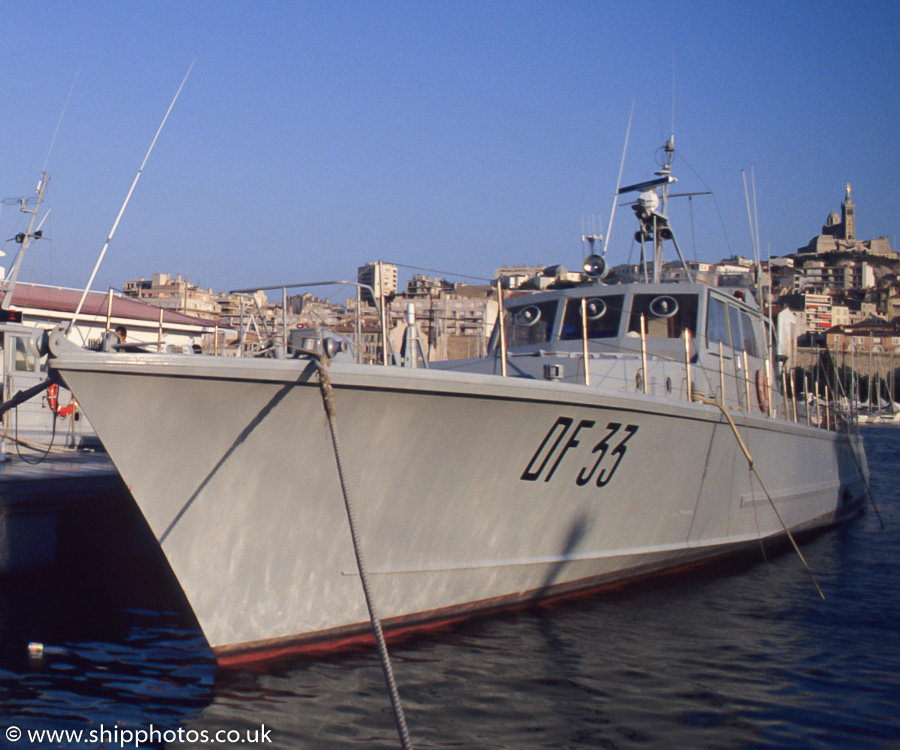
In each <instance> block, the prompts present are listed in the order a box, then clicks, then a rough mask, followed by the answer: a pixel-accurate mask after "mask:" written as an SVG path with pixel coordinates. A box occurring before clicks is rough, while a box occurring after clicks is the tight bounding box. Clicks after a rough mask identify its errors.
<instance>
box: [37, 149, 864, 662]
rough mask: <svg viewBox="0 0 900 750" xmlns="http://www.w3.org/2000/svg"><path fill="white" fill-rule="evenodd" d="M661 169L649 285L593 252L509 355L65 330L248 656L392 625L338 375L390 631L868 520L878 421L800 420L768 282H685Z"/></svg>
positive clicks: (176, 546) (83, 375)
mask: <svg viewBox="0 0 900 750" xmlns="http://www.w3.org/2000/svg"><path fill="white" fill-rule="evenodd" d="M657 175H658V179H657V180H654V181H651V182H650V183H643V184H641V185H634V186H630V187H628V188H622V190H621V191H620V193H623V194H624V193H625V192H626V191H630V190H634V191H636V192H639V193H640V197H639V198H638V200H637V202H636V203H635V204H634V210H635V214H636V215H637V218H638V220H639V225H640V230H639V235H640V238H641V241H642V243H643V242H649V243H652V247H653V253H654V258H655V262H654V264H653V267H652V271H651V268H650V264H649V263H648V264H646V265H645V266H644V280H642V281H641V282H638V283H628V284H621V285H616V284H604V283H602V282H601V280H600V277H601V276H602V272H601V267H602V265H603V263H602V259H601V258H599V257H598V256H592V257H591V258H589V259H588V262H587V263H586V269H587V271H588V274H589V276H592V277H594V278H591V279H589V281H588V283H585V284H582V285H578V286H573V287H571V288H567V289H559V290H552V291H544V292H540V293H537V294H534V295H527V294H522V295H520V296H516V297H514V298H511V299H508V300H506V301H505V304H504V305H503V306H502V308H501V315H502V320H501V322H502V325H498V326H496V329H495V331H494V336H493V339H492V343H491V349H490V353H489V355H488V356H487V357H486V358H482V359H476V360H461V361H451V362H445V363H440V364H431V365H430V366H429V367H397V366H377V365H360V364H356V363H355V362H354V361H353V358H352V357H350V356H348V354H347V353H346V352H340V351H339V350H340V347H339V346H334V345H333V344H334V339H329V338H328V337H327V334H323V333H320V334H319V337H318V339H316V341H313V342H310V341H309V340H304V341H302V342H301V341H300V339H299V337H298V338H296V340H295V342H294V343H295V344H296V345H292V346H290V347H289V348H288V351H287V356H286V357H281V358H278V357H272V358H263V357H261V358H247V357H240V358H238V357H232V358H224V357H205V356H183V355H172V354H155V353H127V352H97V351H87V350H84V349H82V348H80V347H78V346H76V345H74V344H72V343H71V342H69V341H67V340H66V338H65V336H64V335H63V332H61V331H59V332H56V333H55V334H54V335H53V337H52V340H51V344H50V346H51V352H52V358H51V362H50V366H51V370H52V371H54V372H56V373H58V375H59V376H61V378H62V379H63V380H64V382H65V383H66V385H67V386H68V387H69V388H71V390H72V391H73V392H74V393H75V395H76V397H77V398H78V401H79V403H80V404H81V406H82V408H83V409H84V411H85V412H86V414H87V415H88V417H89V418H90V420H91V423H92V424H93V426H94V428H95V429H96V431H97V433H98V434H99V436H100V437H101V439H102V440H103V443H104V445H105V446H106V448H107V450H108V451H109V454H110V456H111V457H112V459H113V461H114V462H115V465H116V467H117V468H118V470H119V472H120V473H121V476H122V477H123V479H124V480H125V482H126V484H127V485H128V487H129V488H130V491H131V492H132V494H133V495H134V498H135V500H136V501H137V503H138V505H139V506H140V508H141V511H142V512H143V514H144V516H145V517H146V519H147V521H148V522H149V525H150V527H151V529H152V530H153V532H154V534H155V535H156V538H157V539H158V540H159V543H160V545H161V547H162V549H163V551H164V552H165V555H166V557H167V558H168V561H169V563H170V565H171V567H172V569H173V571H174V573H175V575H176V576H177V578H178V580H179V582H180V584H181V586H182V588H183V590H184V592H185V594H186V595H187V599H188V601H189V602H190V604H191V607H192V608H193V611H194V613H195V615H196V617H197V620H198V622H199V624H200V626H201V627H202V629H203V631H204V633H205V634H206V637H207V639H208V641H209V643H210V645H211V646H212V647H213V648H214V650H215V652H216V654H217V657H218V658H219V659H220V661H221V662H222V663H234V662H240V661H246V660H258V659H264V658H272V657H277V656H280V655H284V654H287V653H291V652H294V651H298V650H303V649H310V648H318V647H323V646H339V645H342V644H346V643H348V642H356V641H359V640H364V639H369V638H370V637H371V636H370V635H368V634H369V632H370V631H369V628H370V625H369V620H368V615H367V612H366V604H365V601H364V598H363V593H362V591H361V587H360V580H359V571H358V569H357V563H356V560H355V558H354V549H353V546H352V545H351V540H350V536H349V534H348V531H347V518H346V516H345V512H344V504H343V502H342V487H341V482H340V481H339V477H338V472H337V471H336V470H335V455H334V452H333V444H332V441H331V438H330V435H329V423H328V418H327V416H326V412H325V410H324V409H323V396H322V383H323V377H324V376H323V372H324V373H327V379H328V381H330V384H331V386H332V389H333V393H332V398H333V405H334V407H335V409H336V423H337V425H338V428H339V433H340V438H341V448H340V453H341V457H342V462H343V465H344V467H346V485H347V486H346V489H347V491H349V492H350V493H351V494H352V496H353V498H354V499H355V504H356V524H357V527H358V529H359V532H360V538H361V542H362V546H363V548H364V550H365V555H366V559H367V563H368V567H369V576H370V578H371V581H372V586H373V589H374V594H375V597H376V599H377V601H378V606H379V609H380V611H381V615H382V621H383V624H384V628H385V630H386V631H387V632H388V633H390V632H397V631H402V630H406V629H410V628H414V627H420V626H423V625H426V624H427V623H430V622H435V621H442V620H446V619H451V618H456V617H461V616H466V615H470V614H473V613H476V612H484V611H490V610H494V609H498V608H501V607H507V606H513V605H518V604H521V603H523V602H527V601H534V600H538V599H542V598H547V597H553V596H557V595H561V594H569V593H573V592H577V591H582V590H587V589H591V588H594V587H598V586H602V585H605V584H610V583H613V582H620V581H625V580H629V579H636V578H639V577H645V576H647V575H650V574H654V573H658V572H660V571H664V570H671V569H674V568H679V567H684V566H688V565H691V564H695V563H698V562H701V561H708V560H712V559H715V558H719V557H721V556H723V555H726V554H731V553H735V552H738V551H740V550H745V549H748V548H750V547H752V546H756V547H758V546H759V545H760V543H761V541H765V540H770V539H776V538H779V537H784V536H785V535H786V534H787V533H788V530H790V531H791V532H801V531H811V530H814V529H820V528H825V527H827V526H829V525H831V524H835V523H837V522H840V521H842V520H844V519H846V518H849V517H851V516H853V515H854V514H856V513H858V512H859V511H860V509H861V507H862V504H863V501H864V498H865V494H866V476H867V469H866V464H865V456H864V453H863V447H862V443H861V441H860V439H859V435H858V433H856V432H855V431H854V430H852V429H850V428H849V426H848V425H846V424H845V423H844V422H843V421H842V419H843V418H842V417H841V416H840V415H832V416H833V417H834V418H829V419H828V420H826V422H825V423H824V425H823V428H820V427H815V426H811V425H810V424H809V421H808V420H805V419H804V418H803V415H802V411H801V412H800V415H799V416H798V414H797V411H796V402H795V401H794V402H792V400H791V399H790V398H789V397H788V395H787V394H785V393H784V392H783V390H782V389H781V388H780V386H779V377H777V376H776V374H775V373H776V369H775V368H776V367H777V366H778V364H779V363H778V361H777V359H776V357H775V355H774V354H773V347H772V345H771V338H770V334H769V332H768V330H767V328H766V325H767V324H766V321H765V319H764V316H763V315H762V312H761V310H760V308H759V307H758V306H757V304H756V303H755V302H754V300H753V298H752V295H751V294H750V292H749V290H747V289H733V288H720V287H711V286H707V285H704V284H700V283H696V282H693V281H691V280H688V281H687V282H685V283H679V284H665V283H661V282H660V281H659V278H658V276H659V269H660V266H661V263H660V261H661V252H662V246H663V244H664V242H665V241H667V240H674V235H673V233H672V229H671V227H670V225H669V222H668V218H667V216H666V214H665V192H664V193H663V196H662V197H663V203H662V208H660V196H659V195H658V194H657V192H656V191H657V190H658V189H659V188H662V189H663V191H665V187H666V185H668V184H669V183H670V182H672V181H674V178H672V177H671V175H670V174H669V165H668V164H667V165H666V166H665V167H664V168H663V169H662V171H661V172H659V173H657ZM676 249H677V245H676ZM685 272H686V273H687V275H688V278H689V277H690V273H689V271H688V268H687V265H685ZM315 349H318V351H319V353H317V352H316V351H315ZM322 352H326V353H331V354H334V356H333V357H331V358H330V359H328V357H327V355H326V354H322ZM335 352H337V353H335ZM320 357H322V360H320ZM325 360H328V361H327V367H324V370H323V369H321V368H320V361H322V362H324V361H325ZM149 415H152V418H150V419H148V416H149ZM836 425H842V426H843V427H847V429H841V430H835V429H826V428H825V427H835V426H836ZM742 446H743V447H744V448H745V449H746V450H747V451H748V452H749V453H752V457H753V465H754V467H755V469H756V471H757V472H758V475H755V474H753V473H752V472H750V471H748V461H747V458H745V455H744V454H743V451H742ZM760 478H761V479H764V482H765V484H764V485H763V484H761V482H760Z"/></svg>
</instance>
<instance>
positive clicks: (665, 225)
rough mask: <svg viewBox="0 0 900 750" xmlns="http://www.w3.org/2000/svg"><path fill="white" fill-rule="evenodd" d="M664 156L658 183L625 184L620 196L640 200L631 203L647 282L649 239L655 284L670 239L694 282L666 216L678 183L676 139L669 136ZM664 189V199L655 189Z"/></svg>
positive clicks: (689, 279) (651, 181) (682, 264)
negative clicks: (674, 173)
mask: <svg viewBox="0 0 900 750" xmlns="http://www.w3.org/2000/svg"><path fill="white" fill-rule="evenodd" d="M660 150H661V151H663V153H664V157H663V159H662V160H661V161H660V162H658V163H659V164H660V167H661V168H660V169H659V171H657V172H655V173H654V174H655V175H656V179H655V180H648V181H647V182H639V183H636V184H634V185H626V186H625V187H623V188H619V190H618V191H617V195H622V194H623V193H631V192H636V193H639V195H638V199H637V201H635V203H633V204H632V206H631V208H632V210H633V211H634V213H635V215H636V216H637V219H638V221H639V222H640V224H641V227H640V229H639V230H638V231H637V233H636V234H635V235H634V238H635V239H636V240H637V241H638V242H640V243H641V265H642V266H643V271H644V279H645V281H646V280H649V274H648V272H647V257H646V255H645V254H644V243H645V242H647V241H648V240H650V241H652V242H653V283H659V281H660V273H661V270H662V259H663V246H664V245H665V242H666V240H671V241H672V245H674V247H675V252H676V253H677V254H678V259H679V260H680V261H681V266H682V268H684V272H685V275H686V276H687V279H688V281H691V282H692V281H693V280H694V278H693V274H692V273H691V269H690V268H688V265H687V261H686V260H685V259H684V255H682V253H681V248H680V247H678V241H677V240H676V239H675V232H673V231H672V227H671V226H670V225H669V217H668V215H667V213H666V211H667V209H668V205H669V185H670V184H671V183H673V182H677V180H676V179H675V178H674V177H673V176H672V161H673V160H674V158H675V136H674V135H672V136H669V140H667V141H666V145H665V146H663V147H662V148H661V149H660ZM659 187H661V188H662V191H663V192H662V199H660V196H659V195H657V193H656V188H659Z"/></svg>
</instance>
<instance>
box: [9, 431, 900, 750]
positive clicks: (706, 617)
mask: <svg viewBox="0 0 900 750" xmlns="http://www.w3.org/2000/svg"><path fill="white" fill-rule="evenodd" d="M863 434H864V436H865V442H866V449H867V453H868V459H869V464H870V467H871V471H872V490H873V494H874V496H875V499H876V502H878V504H879V509H880V511H881V515H882V517H883V519H884V522H885V524H886V529H885V530H882V529H881V527H880V524H879V521H878V518H877V516H876V514H875V513H874V512H873V511H872V508H871V506H870V507H869V508H867V511H866V513H865V515H864V516H862V517H860V518H858V519H857V520H855V521H854V522H852V523H850V524H848V525H845V526H843V527H840V528H838V529H835V530H833V531H831V532H829V533H827V534H824V535H822V536H819V537H817V538H816V539H814V540H812V541H810V542H809V543H808V544H806V545H805V546H804V547H803V552H804V555H805V556H806V559H807V561H808V563H809V565H810V567H811V568H812V570H813V571H814V573H815V575H816V578H817V580H818V581H819V583H820V585H821V587H822V589H823V590H824V592H825V595H826V597H827V599H826V601H824V602H823V601H821V600H820V599H819V598H818V596H817V594H816V591H815V589H814V588H813V585H812V583H811V582H810V580H809V578H808V577H807V575H806V573H805V572H804V570H803V568H802V566H801V565H800V563H799V561H798V560H797V558H796V556H795V555H794V554H793V553H790V552H782V553H780V554H777V555H770V556H769V559H768V561H763V560H762V555H761V554H760V555H759V556H757V557H755V558H754V559H752V560H751V559H746V560H740V561H732V562H728V563H721V564H718V565H716V566H714V567H710V568H707V569H704V570H701V571H693V572H691V573H689V574H682V575H678V576H669V577H665V578H662V579H657V580H655V581H652V582H647V583H643V584H640V585H637V586H631V587H628V588H624V589H621V590H618V591H613V592H605V593H601V594H596V595H593V596H591V597H585V598H581V599H578V600H575V601H569V602H565V603H559V604H556V605H552V606H543V607H534V608H530V609H527V610H523V611H519V612H512V613H507V614H504V615H500V616H494V617H490V618H483V619H479V620H476V621H472V622H468V623H466V624H462V625H457V626H453V627H448V628H446V629H444V630H441V631H438V632H430V633H427V634H422V635H419V636H416V637H415V638H413V639H411V640H407V641H406V642H404V643H400V644H394V645H393V646H392V648H391V653H392V658H393V663H394V669H395V673H396V678H397V682H398V684H399V687H400V693H401V697H402V699H403V704H404V707H405V710H406V716H407V721H408V723H409V726H410V732H411V735H412V739H413V741H414V743H415V745H416V747H419V748H443V747H460V748H659V747H666V748H791V750H796V749H798V748H851V747H852V748H886V747H900V637H898V632H900V630H898V628H900V625H898V623H900V597H898V591H900V568H898V565H897V561H898V560H900V492H898V489H897V488H898V486H900V428H897V427H871V428H864V431H863ZM760 470H761V471H764V467H760ZM94 552H96V553H97V554H96V555H92V556H90V557H91V558H92V559H87V557H88V556H86V555H85V556H84V558H85V559H81V558H80V557H79V559H77V560H69V561H67V562H66V564H65V565H63V566H61V568H57V569H56V570H53V571H49V572H45V573H41V574H35V575H29V576H27V577H18V578H16V579H15V580H10V581H4V582H2V584H0V747H10V748H13V747H15V748H30V747H54V748H55V747H65V748H69V747H71V748H93V747H97V748H98V747H106V748H112V747H198V748H199V747H229V748H230V747H256V746H261V745H262V746H266V747H272V748H284V749H285V750H287V749H289V748H290V749H292V750H296V749H297V748H301V749H305V748H329V750H331V749H340V748H381V747H384V748H387V747H397V746H398V740H397V735H396V731H395V728H394V721H393V717H392V714H391V712H390V705H389V700H388V697H387V692H386V690H385V688H384V680H383V677H382V673H381V668H380V665H379V662H378V659H377V657H376V655H375V653H374V652H373V651H357V652H353V653H348V654H343V655H340V656H331V657H327V658H315V659H314V658H305V659H302V660H296V661H291V662H283V663H278V664H274V665H268V666H266V667H264V668H255V669H235V670H218V669H217V668H216V666H215V663H214V661H213V659H212V656H211V654H210V652H209V650H208V648H207V647H206V645H205V642H204V640H203V637H202V635H201V634H200V633H199V632H198V631H197V630H196V628H195V627H193V626H192V624H191V622H190V618H189V617H188V616H186V615H185V613H184V612H183V611H182V610H181V607H182V603H181V601H180V599H179V598H178V596H177V595H176V593H175V592H174V591H173V590H172V589H171V587H170V585H169V584H170V583H171V582H170V581H168V580H167V579H166V577H165V576H164V575H163V574H161V572H160V569H159V566H157V565H156V564H154V563H153V561H152V560H151V561H150V562H147V559H146V557H145V556H135V558H134V559H132V560H130V561H128V564H123V563H122V560H121V555H120V554H118V555H115V556H110V555H108V554H105V553H104V552H103V551H102V550H94ZM29 644H31V647H30V648H29ZM38 644H40V645H38ZM12 728H15V729H18V730H19V732H20V735H19V736H18V737H17V736H16V732H14V731H11V729H12ZM41 730H63V731H65V730H67V731H68V732H69V735H68V736H65V735H57V737H56V738H55V739H51V736H50V735H44V741H43V742H41V741H39V740H38V735H36V734H34V732H39V731H41ZM151 730H155V732H156V734H152V733H151ZM104 731H105V732H106V734H103V732H104ZM78 732H81V735H80V737H79V735H78ZM141 732H143V734H141ZM29 733H30V734H29ZM217 740H218V741H217Z"/></svg>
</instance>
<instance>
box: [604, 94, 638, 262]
mask: <svg viewBox="0 0 900 750" xmlns="http://www.w3.org/2000/svg"><path fill="white" fill-rule="evenodd" d="M633 116H634V99H632V100H631V112H629V113H628V128H626V130H625V145H624V146H623V147H622V161H621V162H620V163H619V179H617V180H616V193H615V195H614V196H613V204H612V210H611V211H610V212H609V226H607V227H606V238H605V241H604V243H603V257H606V251H607V250H609V233H610V232H612V224H613V218H614V217H615V215H616V201H617V200H618V198H619V186H620V185H621V184H622V171H623V170H624V169H625V154H626V152H627V151H628V136H629V135H631V118H632V117H633Z"/></svg>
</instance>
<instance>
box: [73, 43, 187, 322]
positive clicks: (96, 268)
mask: <svg viewBox="0 0 900 750" xmlns="http://www.w3.org/2000/svg"><path fill="white" fill-rule="evenodd" d="M195 62H197V58H196V57H195V58H194V59H193V61H192V62H191V65H190V67H189V68H188V71H187V73H185V74H184V80H182V82H181V85H180V86H179V87H178V91H176V92H175V96H174V97H173V99H172V103H171V104H170V105H169V108H168V109H167V110H166V116H165V117H163V119H162V122H161V123H160V124H159V128H158V129H157V131H156V135H155V136H153V142H152V143H151V144H150V148H148V149H147V154H146V156H144V161H142V162H141V166H140V169H138V171H137V174H136V175H135V176H134V182H132V183H131V188H130V189H129V190H128V195H126V196H125V202H124V203H122V208H120V209H119V214H118V216H116V220H115V221H114V222H113V225H112V229H110V230H109V236H108V237H107V238H106V242H105V243H104V244H103V249H102V250H101V251H100V257H99V258H97V263H96V264H95V265H94V270H93V271H92V272H91V278H90V279H88V283H87V286H86V287H85V288H84V292H83V293H82V295H81V299H80V300H79V302H78V307H77V308H76V310H75V314H74V315H73V316H72V320H70V321H69V325H68V326H67V327H66V335H67V336H68V334H69V332H70V331H71V330H72V327H73V326H74V325H75V322H76V321H77V320H78V316H79V315H80V314H81V308H82V307H83V306H84V301H85V299H87V295H88V291H89V290H90V288H91V284H93V283H94V277H95V276H96V275H97V271H99V270H100V264H101V263H102V262H103V256H104V255H106V250H107V248H108V247H109V243H110V242H112V238H113V235H114V234H115V233H116V228H117V227H118V226H119V221H120V220H121V218H122V214H124V213H125V207H126V206H127V205H128V201H129V200H131V194H132V193H133V192H134V188H135V186H136V185H137V183H138V180H139V179H141V173H142V172H143V171H144V165H145V164H146V163H147V159H149V158H150V152H151V151H153V147H154V146H155V145H156V140H157V138H159V134H160V133H161V132H162V129H163V127H164V126H165V124H166V120H168V119H169V114H170V113H171V112H172V108H173V107H174V106H175V102H176V101H178V95H179V94H180V93H181V89H183V88H184V84H185V83H186V82H187V79H188V76H189V75H190V74H191V69H192V68H193V67H194V63H195Z"/></svg>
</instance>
